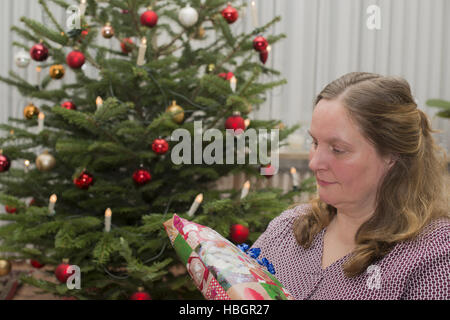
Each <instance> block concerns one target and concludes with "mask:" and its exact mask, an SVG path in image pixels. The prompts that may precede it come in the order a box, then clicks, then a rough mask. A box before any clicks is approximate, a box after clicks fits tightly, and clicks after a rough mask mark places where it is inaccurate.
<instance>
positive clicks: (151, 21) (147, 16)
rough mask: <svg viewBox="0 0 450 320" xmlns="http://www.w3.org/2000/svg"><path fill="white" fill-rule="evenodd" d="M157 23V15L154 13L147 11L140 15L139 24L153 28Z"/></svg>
mask: <svg viewBox="0 0 450 320" xmlns="http://www.w3.org/2000/svg"><path fill="white" fill-rule="evenodd" d="M157 23H158V15H157V14H156V12H155V11H152V10H147V11H145V12H144V13H143V14H141V24H142V25H143V26H146V27H150V28H153V27H154V26H156V24H157Z"/></svg>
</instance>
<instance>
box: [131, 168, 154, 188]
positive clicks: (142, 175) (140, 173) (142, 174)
mask: <svg viewBox="0 0 450 320" xmlns="http://www.w3.org/2000/svg"><path fill="white" fill-rule="evenodd" d="M151 179H152V175H151V174H150V172H149V171H148V170H145V169H138V170H136V171H135V172H134V173H133V180H134V183H135V184H136V185H137V186H143V185H144V184H146V183H147V182H149V181H150V180H151Z"/></svg>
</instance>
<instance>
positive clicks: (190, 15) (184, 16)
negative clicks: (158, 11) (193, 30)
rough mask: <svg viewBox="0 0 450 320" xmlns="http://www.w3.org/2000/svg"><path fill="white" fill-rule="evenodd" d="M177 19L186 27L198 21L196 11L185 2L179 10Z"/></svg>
mask: <svg viewBox="0 0 450 320" xmlns="http://www.w3.org/2000/svg"><path fill="white" fill-rule="evenodd" d="M178 20H180V23H181V24H182V25H183V26H185V27H186V28H189V27H192V26H193V25H194V24H196V23H197V21H198V12H197V10H195V9H194V8H192V7H191V6H190V5H189V4H187V5H186V7H184V8H183V9H181V10H180V13H179V14H178Z"/></svg>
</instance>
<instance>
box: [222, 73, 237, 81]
mask: <svg viewBox="0 0 450 320" xmlns="http://www.w3.org/2000/svg"><path fill="white" fill-rule="evenodd" d="M218 76H219V77H221V78H223V79H225V80H227V81H230V80H231V79H232V78H233V77H234V73H233V72H228V73H226V72H222V73H219V74H218Z"/></svg>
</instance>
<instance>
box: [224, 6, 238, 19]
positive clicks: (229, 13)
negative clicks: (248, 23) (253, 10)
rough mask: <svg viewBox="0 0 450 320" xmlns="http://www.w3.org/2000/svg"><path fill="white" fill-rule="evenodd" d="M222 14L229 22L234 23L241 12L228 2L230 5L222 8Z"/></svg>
mask: <svg viewBox="0 0 450 320" xmlns="http://www.w3.org/2000/svg"><path fill="white" fill-rule="evenodd" d="M222 16H223V17H224V18H225V20H227V22H228V23H229V24H232V23H233V22H235V21H236V20H237V19H238V18H239V13H238V11H237V10H236V9H235V8H233V7H232V6H231V4H230V3H228V7H226V8H225V9H223V10H222Z"/></svg>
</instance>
